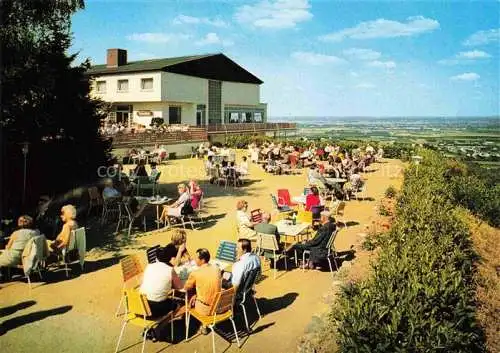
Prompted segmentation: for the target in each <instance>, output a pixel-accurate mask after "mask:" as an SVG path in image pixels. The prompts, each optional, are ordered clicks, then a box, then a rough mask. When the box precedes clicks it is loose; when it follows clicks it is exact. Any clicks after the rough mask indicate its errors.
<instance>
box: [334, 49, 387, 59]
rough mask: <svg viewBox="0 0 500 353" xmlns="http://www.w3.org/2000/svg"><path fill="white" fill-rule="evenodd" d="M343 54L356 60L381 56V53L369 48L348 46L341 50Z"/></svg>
mask: <svg viewBox="0 0 500 353" xmlns="http://www.w3.org/2000/svg"><path fill="white" fill-rule="evenodd" d="M342 53H343V54H344V55H345V56H349V57H351V58H354V59H358V60H377V59H378V58H380V56H382V54H381V53H379V52H378V51H375V50H371V49H359V48H350V49H346V50H344V51H343V52H342Z"/></svg>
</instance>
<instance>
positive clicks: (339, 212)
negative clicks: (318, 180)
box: [333, 201, 347, 228]
mask: <svg viewBox="0 0 500 353" xmlns="http://www.w3.org/2000/svg"><path fill="white" fill-rule="evenodd" d="M333 206H334V207H333V215H334V217H335V221H336V222H338V223H339V222H340V223H342V224H343V225H344V227H346V228H347V222H346V221H345V220H344V210H345V206H346V203H345V202H344V201H340V202H336V203H334V204H333Z"/></svg>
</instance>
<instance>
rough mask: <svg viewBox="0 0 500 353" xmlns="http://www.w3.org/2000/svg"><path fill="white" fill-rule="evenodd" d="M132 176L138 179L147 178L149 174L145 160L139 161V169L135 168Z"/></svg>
mask: <svg viewBox="0 0 500 353" xmlns="http://www.w3.org/2000/svg"><path fill="white" fill-rule="evenodd" d="M132 174H133V175H134V176H136V177H147V176H148V172H146V161H144V159H141V160H139V163H138V164H137V167H135V169H134V171H133V172H132Z"/></svg>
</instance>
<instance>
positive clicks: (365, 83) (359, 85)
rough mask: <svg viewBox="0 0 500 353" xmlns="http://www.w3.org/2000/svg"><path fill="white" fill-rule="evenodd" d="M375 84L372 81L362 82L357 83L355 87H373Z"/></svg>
mask: <svg viewBox="0 0 500 353" xmlns="http://www.w3.org/2000/svg"><path fill="white" fill-rule="evenodd" d="M375 87H377V86H375V85H374V84H373V83H370V82H362V83H360V84H357V85H356V86H355V88H360V89H373V88H375Z"/></svg>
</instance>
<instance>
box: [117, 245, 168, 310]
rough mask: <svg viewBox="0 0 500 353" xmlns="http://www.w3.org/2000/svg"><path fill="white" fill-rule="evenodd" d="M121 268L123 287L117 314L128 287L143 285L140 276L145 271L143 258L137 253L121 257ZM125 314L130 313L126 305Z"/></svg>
mask: <svg viewBox="0 0 500 353" xmlns="http://www.w3.org/2000/svg"><path fill="white" fill-rule="evenodd" d="M158 246H159V245H158ZM148 260H149V258H148ZM155 260H156V254H155ZM120 268H121V270H122V279H123V287H122V295H121V297H120V302H119V303H118V308H116V312H115V316H118V313H119V312H120V308H121V306H122V304H123V300H124V299H125V295H126V289H127V288H135V289H136V288H139V286H140V285H141V278H140V276H141V275H142V274H143V273H144V268H143V267H142V263H141V260H140V259H139V256H137V255H129V256H126V257H124V258H123V259H121V260H120ZM129 282H132V283H129ZM125 314H128V312H127V308H126V307H125Z"/></svg>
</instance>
